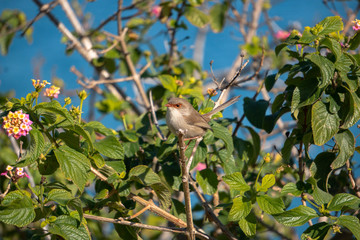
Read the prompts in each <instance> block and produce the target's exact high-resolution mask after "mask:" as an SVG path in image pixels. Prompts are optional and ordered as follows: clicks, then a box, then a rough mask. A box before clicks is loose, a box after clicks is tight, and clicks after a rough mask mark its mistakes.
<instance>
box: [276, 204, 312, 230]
mask: <svg viewBox="0 0 360 240" xmlns="http://www.w3.org/2000/svg"><path fill="white" fill-rule="evenodd" d="M273 217H274V218H275V220H276V221H278V222H279V223H282V224H284V225H285V226H289V227H296V226H301V225H303V224H305V223H306V222H307V221H309V220H311V219H313V218H315V217H318V214H317V213H316V211H315V210H314V209H312V208H309V207H305V206H302V205H300V206H298V207H296V208H294V209H291V210H288V211H285V212H283V213H280V214H276V215H273Z"/></svg>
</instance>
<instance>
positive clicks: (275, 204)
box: [256, 195, 285, 214]
mask: <svg viewBox="0 0 360 240" xmlns="http://www.w3.org/2000/svg"><path fill="white" fill-rule="evenodd" d="M256 202H257V204H258V205H259V207H260V208H261V210H263V211H264V212H266V213H268V214H279V213H282V212H284V209H285V205H284V202H283V201H282V200H281V198H272V197H269V196H268V195H261V196H257V197H256Z"/></svg>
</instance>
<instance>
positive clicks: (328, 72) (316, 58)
mask: <svg viewBox="0 0 360 240" xmlns="http://www.w3.org/2000/svg"><path fill="white" fill-rule="evenodd" d="M306 58H307V59H309V60H310V61H311V62H313V63H314V64H315V65H316V66H317V67H318V68H319V69H320V72H321V77H322V82H321V84H320V85H319V87H320V88H323V87H326V86H327V85H329V84H330V83H331V79H332V78H333V76H334V71H335V65H334V63H333V62H331V61H330V60H329V59H327V58H326V57H323V56H320V55H318V54H310V55H307V56H306Z"/></svg>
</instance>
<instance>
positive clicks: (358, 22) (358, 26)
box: [352, 19, 360, 31]
mask: <svg viewBox="0 0 360 240" xmlns="http://www.w3.org/2000/svg"><path fill="white" fill-rule="evenodd" d="M353 23H354V26H353V27H352V28H353V30H354V31H359V30H360V20H358V19H355V21H353Z"/></svg>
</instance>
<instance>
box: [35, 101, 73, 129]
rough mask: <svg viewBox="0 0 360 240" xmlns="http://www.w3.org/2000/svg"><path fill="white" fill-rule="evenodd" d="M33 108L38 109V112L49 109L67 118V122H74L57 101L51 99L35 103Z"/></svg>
mask: <svg viewBox="0 0 360 240" xmlns="http://www.w3.org/2000/svg"><path fill="white" fill-rule="evenodd" d="M34 109H35V110H38V111H39V112H40V114H41V113H42V112H43V111H49V112H52V113H55V114H59V115H61V116H62V117H64V118H65V119H66V120H68V121H69V123H71V124H74V123H75V122H74V119H73V118H72V116H71V115H70V113H69V112H68V111H67V110H66V109H65V108H63V107H62V106H61V105H60V103H59V102H58V101H55V100H52V101H51V102H42V103H39V104H38V105H36V106H35V108H34Z"/></svg>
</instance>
